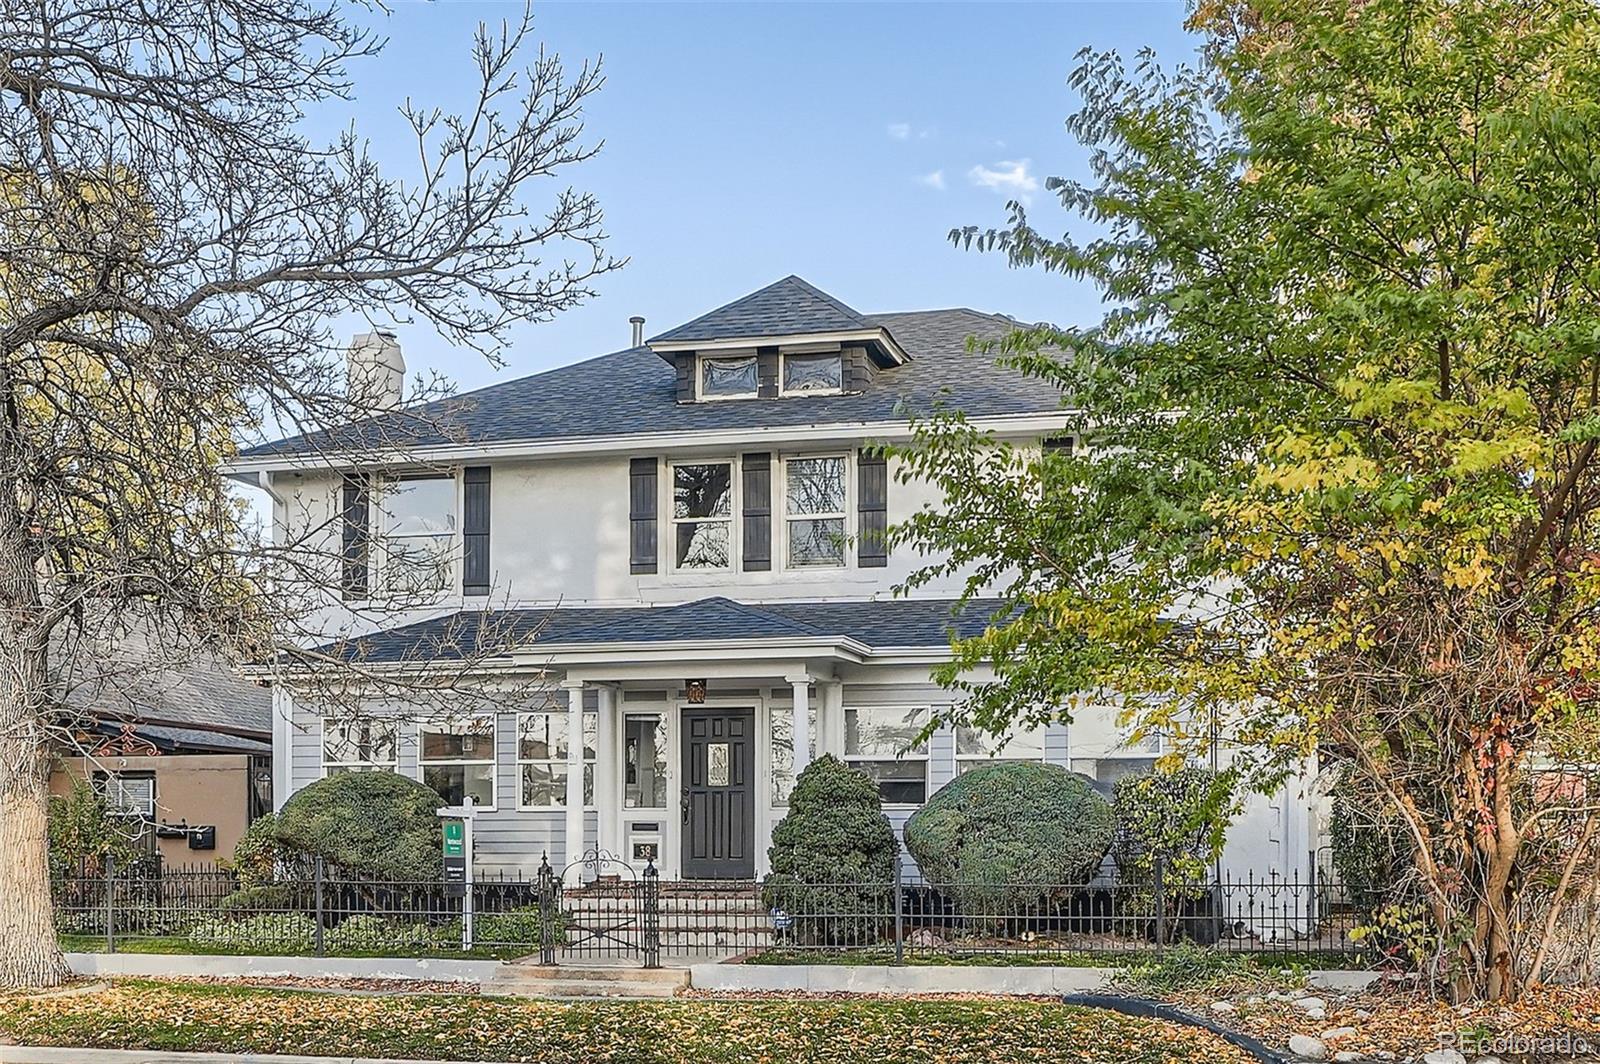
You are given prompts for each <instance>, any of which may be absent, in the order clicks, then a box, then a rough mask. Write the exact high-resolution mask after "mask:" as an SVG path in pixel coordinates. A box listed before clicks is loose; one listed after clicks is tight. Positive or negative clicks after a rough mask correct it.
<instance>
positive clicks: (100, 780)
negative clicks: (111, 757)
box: [93, 769, 161, 824]
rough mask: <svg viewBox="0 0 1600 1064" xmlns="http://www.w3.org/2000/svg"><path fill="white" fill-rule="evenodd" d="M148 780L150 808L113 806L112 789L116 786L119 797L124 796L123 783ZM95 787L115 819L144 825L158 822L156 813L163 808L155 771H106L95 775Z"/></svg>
mask: <svg viewBox="0 0 1600 1064" xmlns="http://www.w3.org/2000/svg"><path fill="white" fill-rule="evenodd" d="M124 780H148V781H149V782H150V808H149V811H148V812H146V811H145V810H143V809H130V808H128V807H126V806H122V805H117V804H113V802H112V800H111V787H112V785H113V784H115V785H116V790H117V793H118V795H119V796H120V795H121V794H123V793H124V792H123V788H122V781H124ZM93 786H94V789H95V792H96V793H97V794H98V795H99V796H100V799H101V800H102V801H103V802H105V803H106V808H107V810H108V811H109V812H110V813H111V815H112V816H114V817H120V818H122V819H124V820H137V821H139V822H140V823H144V824H153V823H155V822H156V819H157V818H156V813H157V812H158V811H159V810H160V808H161V795H160V794H159V793H158V791H157V786H158V785H157V782H156V772H155V770H154V769H125V770H117V769H104V770H101V771H99V772H96V773H95V774H94V780H93Z"/></svg>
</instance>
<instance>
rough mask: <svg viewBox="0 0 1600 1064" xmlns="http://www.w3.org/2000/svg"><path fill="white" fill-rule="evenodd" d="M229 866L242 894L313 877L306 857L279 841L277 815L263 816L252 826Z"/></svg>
mask: <svg viewBox="0 0 1600 1064" xmlns="http://www.w3.org/2000/svg"><path fill="white" fill-rule="evenodd" d="M226 864H227V865H228V867H230V868H232V869H233V872H234V875H235V876H236V877H237V879H238V882H239V888H240V889H241V890H249V889H251V888H252V887H264V886H267V885H269V884H272V883H276V882H277V881H278V880H279V879H281V878H285V877H289V878H296V877H298V878H305V877H308V876H309V875H310V874H311V872H310V866H309V864H308V863H307V861H306V858H305V855H304V854H302V853H299V852H298V851H296V850H292V849H290V848H289V847H288V846H285V845H284V844H283V842H282V841H280V840H279V838H278V816H277V814H276V813H266V814H263V815H262V816H258V817H256V818H255V819H254V820H252V821H251V822H250V826H249V827H248V828H246V829H245V832H244V834H243V835H242V836H240V837H239V841H238V843H237V844H235V846H234V848H233V856H232V857H231V858H229V859H228V861H227V862H226Z"/></svg>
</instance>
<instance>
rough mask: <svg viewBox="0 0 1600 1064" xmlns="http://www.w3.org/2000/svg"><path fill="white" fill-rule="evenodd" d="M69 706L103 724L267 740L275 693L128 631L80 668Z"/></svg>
mask: <svg viewBox="0 0 1600 1064" xmlns="http://www.w3.org/2000/svg"><path fill="white" fill-rule="evenodd" d="M68 701H69V702H70V703H71V704H72V705H73V706H75V707H76V708H78V709H80V710H81V711H82V712H84V713H86V714H89V715H92V716H94V717H95V718H97V719H99V720H101V721H107V722H117V723H131V724H135V725H137V726H139V727H140V728H141V729H142V728H144V727H147V726H154V725H156V724H159V725H163V726H169V727H175V728H180V729H197V730H200V731H206V732H227V733H231V734H243V735H249V736H259V737H261V738H266V737H269V736H270V735H271V734H272V692H271V691H270V690H268V689H267V688H266V687H263V686H261V685H259V684H256V683H253V682H251V681H250V680H248V679H246V678H245V677H243V676H241V675H240V674H239V673H238V672H237V671H235V670H234V669H233V668H231V667H230V666H229V665H228V664H227V663H226V662H224V661H221V660H219V659H217V658H215V657H212V656H210V655H209V654H207V653H206V652H204V651H203V650H200V649H198V648H194V647H187V646H181V647H180V646H172V645H167V643H166V641H165V640H164V638H163V637H162V636H160V635H159V634H157V633H154V632H152V631H149V630H147V629H146V628H144V627H143V626H139V625H133V626H130V627H129V628H128V629H127V630H125V631H122V632H119V633H118V634H117V636H116V638H115V640H113V641H111V642H109V643H106V644H104V645H100V646H97V647H96V648H95V650H94V652H93V653H92V654H90V655H89V656H88V657H86V658H85V659H84V660H83V661H82V662H80V663H79V665H78V685H77V686H76V687H75V688H74V689H73V691H72V692H71V694H70V695H69V698H68Z"/></svg>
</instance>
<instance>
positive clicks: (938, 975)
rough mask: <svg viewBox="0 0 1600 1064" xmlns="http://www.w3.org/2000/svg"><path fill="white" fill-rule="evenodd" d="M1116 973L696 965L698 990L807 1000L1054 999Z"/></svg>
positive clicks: (693, 974)
mask: <svg viewBox="0 0 1600 1064" xmlns="http://www.w3.org/2000/svg"><path fill="white" fill-rule="evenodd" d="M1114 974H1115V969H1112V968H1049V967H1043V966H1040V967H1028V968H1022V967H1018V968H1006V967H995V966H987V965H913V966H907V967H903V968H897V967H894V966H892V965H886V964H695V965H691V966H690V968H689V984H690V985H691V986H693V987H694V988H695V989H696V990H724V991H741V990H745V991H768V992H770V991H780V992H781V991H789V992H791V993H809V994H1027V995H1036V996H1043V997H1055V996H1058V995H1060V994H1067V993H1075V992H1078V991H1084V990H1097V989H1099V988H1100V987H1102V986H1105V985H1106V982H1107V981H1108V980H1109V979H1110V978H1111V976H1113V975H1114Z"/></svg>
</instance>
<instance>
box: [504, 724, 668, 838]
mask: <svg viewBox="0 0 1600 1064" xmlns="http://www.w3.org/2000/svg"><path fill="white" fill-rule="evenodd" d="M569 716H570V714H569V712H568V710H567V709H566V707H564V706H553V707H551V708H549V709H524V710H520V711H518V713H517V723H516V729H517V731H516V735H515V736H514V737H513V742H514V744H515V747H514V749H513V750H512V751H511V752H512V754H513V755H514V756H513V758H512V764H513V766H514V767H515V768H516V774H517V808H518V809H527V810H536V811H539V812H546V813H548V812H555V811H565V810H566V808H567V807H566V804H565V803H563V802H553V803H551V804H549V805H536V804H534V803H532V802H525V801H523V798H522V766H523V765H561V766H562V767H563V768H565V767H566V766H567V765H568V764H569V762H568V761H567V759H566V758H565V757H523V756H522V722H523V720H524V719H525V718H527V717H561V718H563V720H564V721H565V720H566V719H567V718H568V717H569ZM582 717H583V722H582V723H580V724H579V726H578V727H579V730H580V731H587V730H588V729H587V728H585V727H584V726H583V725H584V724H588V723H590V722H593V724H594V737H595V750H594V754H595V756H594V757H589V756H588V755H587V753H585V754H584V756H583V757H582V758H581V760H582V768H580V770H579V771H582V769H588V770H589V771H588V776H589V781H590V786H589V788H587V789H588V790H589V793H590V794H592V795H594V798H595V800H594V801H592V802H590V801H586V802H584V803H583V808H584V810H585V811H587V810H590V809H598V808H599V786H600V781H599V779H598V776H599V769H598V765H599V763H600V713H599V711H598V710H590V709H585V710H584V711H583V713H582ZM571 742H572V740H571V737H570V736H569V737H568V739H567V743H568V748H569V749H570V748H571ZM578 743H579V746H580V748H582V744H583V737H582V736H581V735H580V736H579V737H578ZM618 767H619V768H620V767H621V766H620V765H619V766H618ZM562 793H563V794H565V793H566V792H565V791H563V792H562ZM671 799H672V789H671V788H670V787H669V788H668V789H667V800H668V801H669V802H670V801H671ZM652 811H653V812H658V813H663V815H664V812H663V811H662V810H652Z"/></svg>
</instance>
